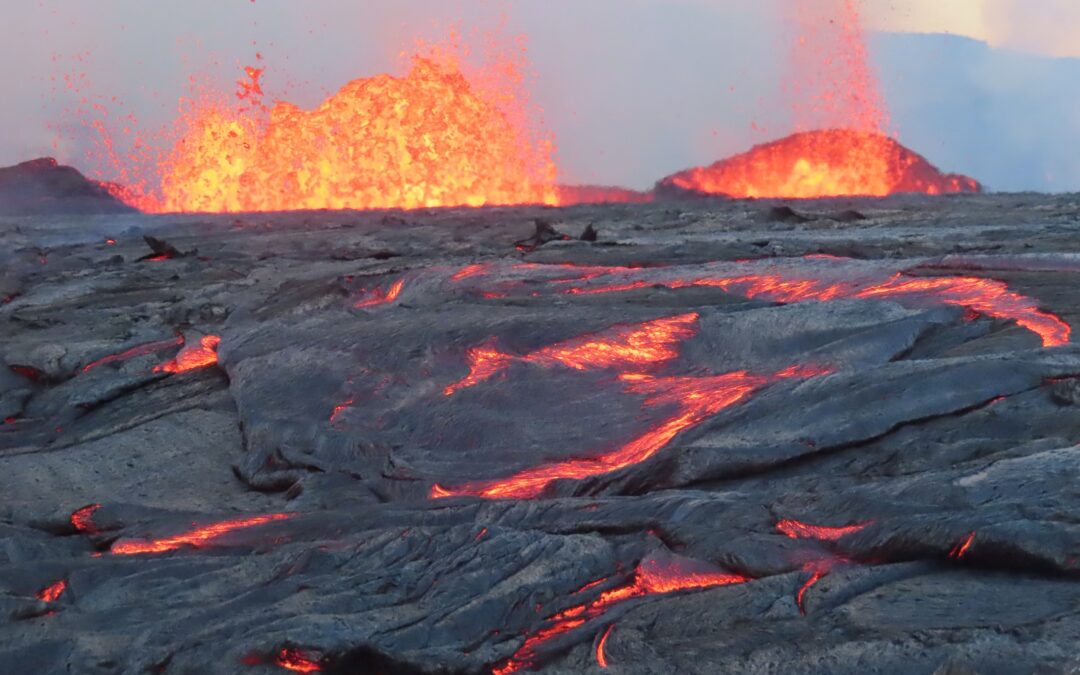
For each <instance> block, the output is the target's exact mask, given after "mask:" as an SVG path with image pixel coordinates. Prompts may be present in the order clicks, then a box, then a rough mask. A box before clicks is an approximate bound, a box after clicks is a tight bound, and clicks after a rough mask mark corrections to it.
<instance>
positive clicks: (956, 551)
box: [949, 532, 975, 560]
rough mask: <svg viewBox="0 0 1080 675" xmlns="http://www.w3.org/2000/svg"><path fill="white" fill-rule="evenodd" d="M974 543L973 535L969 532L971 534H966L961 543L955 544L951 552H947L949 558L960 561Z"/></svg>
mask: <svg viewBox="0 0 1080 675" xmlns="http://www.w3.org/2000/svg"><path fill="white" fill-rule="evenodd" d="M974 542H975V533H974V532H971V533H969V534H968V536H967V537H965V538H964V540H963V541H962V542H960V543H959V544H957V545H956V546H955V547H954V548H953V550H952V551H949V557H950V558H955V559H956V560H960V559H961V558H963V557H964V556H965V555H967V553H968V550H970V549H971V545H972V543H974Z"/></svg>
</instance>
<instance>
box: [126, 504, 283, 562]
mask: <svg viewBox="0 0 1080 675" xmlns="http://www.w3.org/2000/svg"><path fill="white" fill-rule="evenodd" d="M293 516H294V514H291V513H273V514H270V515H266V516H254V517H251V518H240V519H237V520H225V521H222V522H220V523H214V524H212V525H204V526H202V527H196V528H195V529H192V530H189V531H188V532H184V533H182V534H178V535H176V536H172V537H165V538H163V539H121V540H119V541H117V542H116V543H114V544H113V545H112V548H111V549H109V552H110V553H112V554H113V555H143V554H148V553H168V552H169V551H175V550H177V549H179V548H182V547H184V546H191V547H193V548H206V547H208V546H212V545H213V544H214V542H215V540H216V539H218V538H219V537H222V536H224V535H226V534H229V533H230V532H235V531H237V530H244V529H247V528H251V527H258V526H260V525H266V524H268V523H273V522H277V521H281V520H288V519H289V518H292V517H293Z"/></svg>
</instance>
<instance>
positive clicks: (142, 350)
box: [82, 335, 184, 373]
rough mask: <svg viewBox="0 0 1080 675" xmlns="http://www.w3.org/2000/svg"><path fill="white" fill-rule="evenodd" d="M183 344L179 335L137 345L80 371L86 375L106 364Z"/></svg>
mask: <svg viewBox="0 0 1080 675" xmlns="http://www.w3.org/2000/svg"><path fill="white" fill-rule="evenodd" d="M183 344H184V338H183V337H182V336H179V335H178V336H177V337H175V338H173V339H171V340H161V341H159V342H150V343H147V344H144V345H139V346H137V347H132V348H131V349H128V350H126V351H123V352H120V353H119V354H110V355H108V356H105V357H102V358H100V359H98V360H97V361H94V362H93V363H88V364H86V365H85V366H83V369H82V371H83V372H84V373H88V372H90V371H91V370H93V369H94V368H97V367H99V366H103V365H105V364H107V363H115V362H117V361H127V360H129V359H133V358H135V357H136V356H146V355H147V354H154V353H157V352H160V351H163V350H166V349H168V348H169V347H180V346H182V345H183Z"/></svg>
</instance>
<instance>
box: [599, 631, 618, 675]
mask: <svg viewBox="0 0 1080 675" xmlns="http://www.w3.org/2000/svg"><path fill="white" fill-rule="evenodd" d="M614 627H615V624H612V625H610V626H608V627H607V629H606V630H605V631H604V634H603V635H602V636H600V641H599V642H597V643H596V665H598V666H600V667H601V668H604V669H606V668H607V667H608V661H607V655H606V654H605V653H604V647H605V646H606V645H607V641H608V637H609V636H610V635H611V629H612V628H614Z"/></svg>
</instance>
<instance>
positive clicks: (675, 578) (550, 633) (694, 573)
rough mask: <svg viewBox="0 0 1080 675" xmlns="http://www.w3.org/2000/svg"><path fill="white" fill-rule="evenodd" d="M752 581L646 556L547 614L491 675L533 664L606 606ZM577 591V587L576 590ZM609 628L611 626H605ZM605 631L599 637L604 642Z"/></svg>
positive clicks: (514, 670) (599, 655)
mask: <svg viewBox="0 0 1080 675" xmlns="http://www.w3.org/2000/svg"><path fill="white" fill-rule="evenodd" d="M747 581H751V579H750V577H746V576H743V575H741V574H733V573H731V572H727V571H723V570H716V569H691V568H690V566H689V565H684V564H681V563H679V562H678V561H674V560H673V561H671V562H668V563H661V562H658V561H656V560H646V561H643V562H642V563H641V564H639V565H638V567H637V569H636V570H635V571H634V576H633V578H632V579H631V580H630V581H629V582H628V583H626V584H624V585H622V586H618V587H616V588H613V589H611V590H608V591H604V592H603V593H601V594H600V596H599V597H598V598H597V599H596V600H593V601H592V602H589V603H586V604H582V605H575V606H573V607H571V608H570V609H567V610H564V611H562V612H559V613H557V614H555V615H553V616H551V617H549V618H548V622H549V623H548V625H547V626H546V627H544V628H543V629H541V630H539V631H537V632H536V633H535V634H533V635H530V636H529V637H528V638H526V639H525V643H524V644H523V645H522V646H521V648H519V649H518V650H517V652H515V653H514V655H513V656H512V657H510V659H509V660H508V661H507V662H506V663H504V664H503V665H501V666H499V667H497V668H495V669H494V670H493V671H492V672H493V673H494V675H506V674H508V673H514V672H517V671H519V670H522V669H523V668H528V667H530V666H532V665H534V661H535V659H536V650H537V648H538V647H540V646H541V645H543V644H545V643H546V642H549V641H550V640H551V639H553V638H555V637H557V636H559V635H562V634H564V633H568V632H569V631H572V630H574V629H575V628H579V627H581V626H583V625H585V624H586V623H588V622H589V621H591V620H593V619H595V618H597V617H599V616H601V615H603V614H604V612H606V611H607V610H608V609H610V608H611V607H613V606H614V605H617V604H619V603H622V602H625V601H627V600H630V599H632V598H642V597H646V596H651V595H664V594H667V593H675V592H678V591H689V590H698V589H704V588H715V587H718V586H730V585H732V584H742V583H746V582H747ZM579 592H580V591H579ZM608 632H610V627H609V628H608ZM606 637H607V634H606V633H605V636H604V638H603V639H602V640H601V645H603V642H604V640H605V639H606ZM601 658H602V647H598V648H597V660H598V661H600V659H601Z"/></svg>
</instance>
